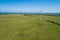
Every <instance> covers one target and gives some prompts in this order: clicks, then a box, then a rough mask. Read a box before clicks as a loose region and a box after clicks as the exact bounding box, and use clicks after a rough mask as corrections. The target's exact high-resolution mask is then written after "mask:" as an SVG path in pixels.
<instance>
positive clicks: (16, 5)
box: [0, 0, 60, 13]
mask: <svg viewBox="0 0 60 40" xmlns="http://www.w3.org/2000/svg"><path fill="white" fill-rule="evenodd" d="M0 12H54V13H56V12H57V13H59V12H60V0H0Z"/></svg>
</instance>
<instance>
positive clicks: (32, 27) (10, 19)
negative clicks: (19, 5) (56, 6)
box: [0, 14, 60, 40]
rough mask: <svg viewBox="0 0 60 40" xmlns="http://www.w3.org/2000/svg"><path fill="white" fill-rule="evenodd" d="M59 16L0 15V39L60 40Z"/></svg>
mask: <svg viewBox="0 0 60 40" xmlns="http://www.w3.org/2000/svg"><path fill="white" fill-rule="evenodd" d="M47 20H49V21H54V22H56V23H60V16H45V15H33V16H26V15H23V14H8V15H0V40H60V25H57V24H55V23H50V22H48V21H47Z"/></svg>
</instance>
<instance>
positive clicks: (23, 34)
mask: <svg viewBox="0 0 60 40" xmlns="http://www.w3.org/2000/svg"><path fill="white" fill-rule="evenodd" d="M18 36H20V37H23V36H25V37H29V36H30V34H25V33H19V34H18Z"/></svg>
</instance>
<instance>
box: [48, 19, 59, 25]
mask: <svg viewBox="0 0 60 40" xmlns="http://www.w3.org/2000/svg"><path fill="white" fill-rule="evenodd" d="M47 22H50V23H53V24H57V25H60V23H56V22H54V21H49V20H47Z"/></svg>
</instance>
